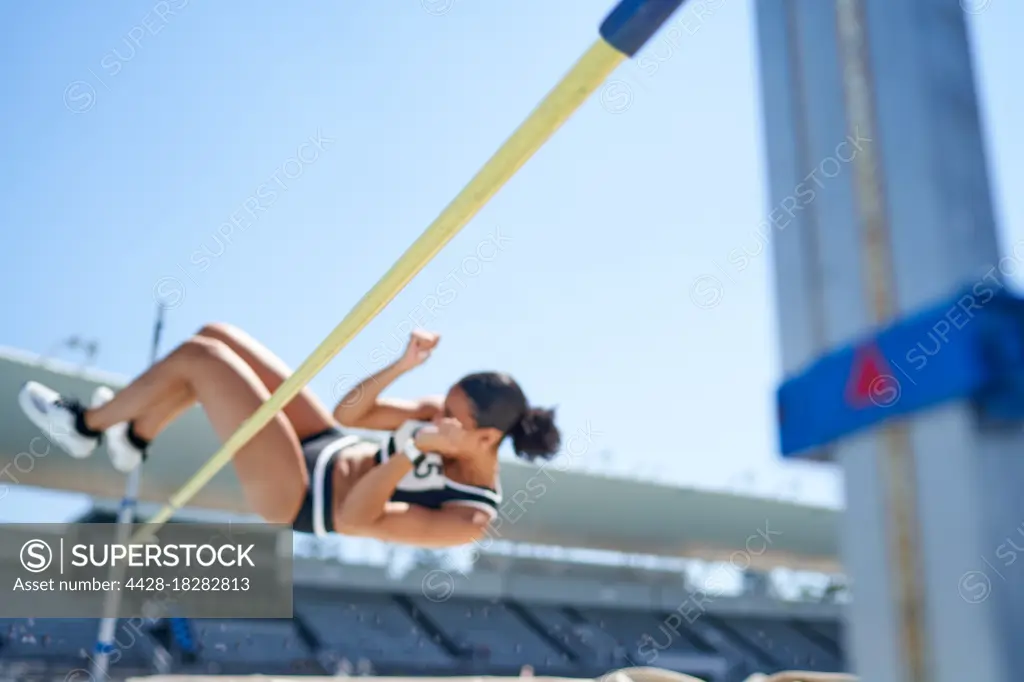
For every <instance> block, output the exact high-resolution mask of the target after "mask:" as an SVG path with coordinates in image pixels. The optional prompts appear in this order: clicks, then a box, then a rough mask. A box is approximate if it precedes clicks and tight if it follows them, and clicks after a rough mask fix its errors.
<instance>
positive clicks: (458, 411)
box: [437, 386, 504, 451]
mask: <svg viewBox="0 0 1024 682" xmlns="http://www.w3.org/2000/svg"><path fill="white" fill-rule="evenodd" d="M437 419H455V420H456V421H458V422H459V424H461V425H462V428H463V429H464V430H465V431H467V432H469V438H468V441H469V444H468V445H469V450H471V451H481V450H489V449H492V448H495V447H497V446H498V443H500V442H501V439H502V438H503V436H504V434H502V433H501V431H499V430H498V429H492V428H485V429H481V428H480V427H479V426H478V425H477V423H476V417H475V416H473V401H471V400H470V399H469V396H467V395H466V392H465V391H463V390H462V389H461V388H459V387H458V386H453V387H452V388H451V389H450V390H449V391H448V395H447V396H445V399H444V411H443V412H442V413H441V414H439V415H438V416H437Z"/></svg>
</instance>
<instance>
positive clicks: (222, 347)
mask: <svg viewBox="0 0 1024 682" xmlns="http://www.w3.org/2000/svg"><path fill="white" fill-rule="evenodd" d="M231 352H232V351H231V348H229V347H228V345H227V344H226V343H224V342H223V341H221V340H219V339H214V338H211V337H209V336H193V337H192V338H191V339H189V340H188V341H186V342H185V343H183V344H181V345H180V346H179V347H178V354H179V355H180V356H182V357H184V358H186V359H188V360H189V361H192V362H223V361H225V360H227V359H228V357H229V356H230V355H231Z"/></svg>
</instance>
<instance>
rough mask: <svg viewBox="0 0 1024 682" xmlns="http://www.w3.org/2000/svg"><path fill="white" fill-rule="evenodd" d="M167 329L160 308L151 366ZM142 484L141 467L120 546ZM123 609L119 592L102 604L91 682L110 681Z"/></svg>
mask: <svg viewBox="0 0 1024 682" xmlns="http://www.w3.org/2000/svg"><path fill="white" fill-rule="evenodd" d="M163 327H164V306H163V305H162V304H158V305H157V312H156V322H155V324H154V325H153V348H152V353H151V356H150V364H155V363H156V360H157V354H158V353H159V351H160V337H161V335H162V333H163ZM141 480H142V464H141V463H140V464H139V466H137V467H135V469H133V470H132V472H131V473H130V474H128V480H127V481H126V482H125V486H124V495H123V497H122V498H121V506H120V507H119V508H118V511H117V542H119V543H124V542H127V541H128V538H129V536H130V531H131V525H132V522H133V521H134V520H135V507H136V505H137V504H138V498H139V483H140V481H141ZM123 571H124V567H123V566H120V567H117V566H112V567H111V578H110V579H111V580H112V581H113V580H118V581H119V580H120V574H121V573H122V572H123ZM120 605H121V592H120V590H111V591H110V592H107V596H106V599H105V600H104V604H103V618H102V619H101V620H100V628H99V634H98V635H97V637H96V647H95V649H94V651H93V656H92V671H91V673H92V680H93V681H94V682H103V681H104V680H106V679H108V672H109V668H110V654H111V653H113V652H114V650H115V632H116V630H117V611H118V608H119V607H120Z"/></svg>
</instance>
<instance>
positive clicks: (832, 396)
mask: <svg viewBox="0 0 1024 682" xmlns="http://www.w3.org/2000/svg"><path fill="white" fill-rule="evenodd" d="M986 287H987V285H986ZM986 287H979V286H978V285H975V286H973V287H971V288H968V289H964V290H962V291H961V292H960V293H958V294H957V295H956V296H954V297H951V298H949V299H947V300H944V301H942V302H941V303H940V304H937V305H935V306H933V307H931V308H929V309H927V310H924V311H922V312H920V313H918V314H916V315H913V316H911V317H908V318H905V319H902V320H899V321H897V322H895V323H893V324H892V325H890V326H889V327H887V328H885V329H882V330H881V331H879V332H877V333H876V334H874V335H873V336H871V337H869V338H866V339H862V340H861V341H860V342H858V343H855V344H854V345H851V346H848V347H845V348H841V349H839V350H836V351H834V352H832V353H829V354H827V355H825V356H824V357H822V358H821V359H819V360H817V361H816V362H815V363H814V364H813V365H811V366H810V367H809V368H808V369H806V370H805V371H804V372H803V373H801V374H800V375H798V376H794V377H791V378H789V379H788V380H786V381H785V382H784V383H783V384H782V386H781V387H780V388H779V390H778V393H777V396H776V399H777V408H778V413H777V414H778V421H779V439H780V441H781V443H780V444H781V449H782V456H783V457H787V458H803V457H809V456H815V455H816V453H815V450H816V449H817V448H822V447H825V446H828V445H831V444H832V443H834V442H835V441H837V440H839V439H841V438H843V437H845V436H849V435H852V434H855V433H859V432H862V431H865V430H867V429H870V428H872V427H874V426H877V425H879V424H881V423H883V422H886V421H889V420H891V419H895V418H898V417H905V416H908V415H911V414H914V413H917V412H922V411H924V410H927V409H930V408H933V407H936V406H938V405H940V404H942V403H945V402H948V401H954V400H970V401H972V403H973V404H974V405H975V407H976V408H977V409H978V413H979V415H980V416H981V417H982V418H987V419H991V420H995V421H1019V420H1024V299H1021V298H1018V297H1015V296H1013V295H1012V294H1010V293H1008V292H1006V291H1005V290H1000V291H996V290H995V289H994V288H992V287H987V288H986Z"/></svg>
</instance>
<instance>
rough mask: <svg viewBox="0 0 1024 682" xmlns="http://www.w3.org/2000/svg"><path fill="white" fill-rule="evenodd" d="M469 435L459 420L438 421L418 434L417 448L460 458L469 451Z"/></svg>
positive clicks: (446, 419)
mask: <svg viewBox="0 0 1024 682" xmlns="http://www.w3.org/2000/svg"><path fill="white" fill-rule="evenodd" d="M468 437H469V433H468V432H467V431H466V430H465V429H463V428H462V423H461V422H460V421H459V420H458V419H451V418H445V419H436V420H434V421H433V422H431V423H430V424H428V425H427V426H424V427H423V428H421V429H420V430H419V431H417V432H416V447H418V448H419V449H420V450H422V451H423V452H436V453H438V454H439V455H441V456H444V457H458V456H459V455H460V454H462V453H463V452H466V451H467V439H468Z"/></svg>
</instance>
